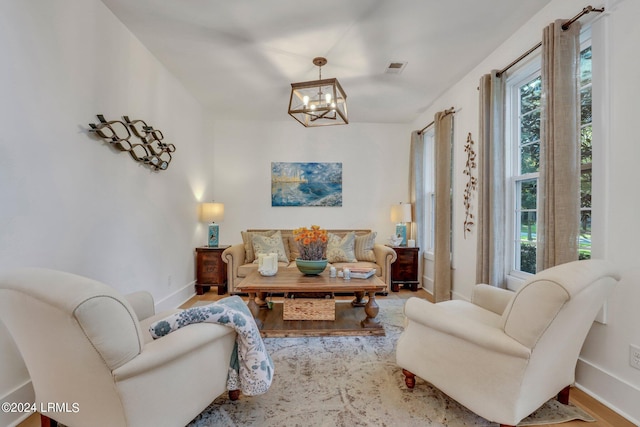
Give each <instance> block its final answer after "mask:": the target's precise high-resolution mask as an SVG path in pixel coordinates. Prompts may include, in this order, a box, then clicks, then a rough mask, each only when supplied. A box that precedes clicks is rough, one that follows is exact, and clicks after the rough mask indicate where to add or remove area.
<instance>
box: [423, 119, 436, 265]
mask: <svg viewBox="0 0 640 427" xmlns="http://www.w3.org/2000/svg"><path fill="white" fill-rule="evenodd" d="M422 137H423V138H424V170H425V180H424V181H425V182H424V192H425V195H424V196H425V197H424V200H425V217H424V218H425V224H424V229H425V230H426V233H425V234H426V239H425V244H426V245H427V247H426V249H425V253H426V254H433V249H434V246H435V241H434V238H435V203H436V199H435V163H434V156H435V150H434V147H435V142H434V137H435V128H434V127H431V128H429V129H428V130H427V131H425V132H424V133H423V135H422Z"/></svg>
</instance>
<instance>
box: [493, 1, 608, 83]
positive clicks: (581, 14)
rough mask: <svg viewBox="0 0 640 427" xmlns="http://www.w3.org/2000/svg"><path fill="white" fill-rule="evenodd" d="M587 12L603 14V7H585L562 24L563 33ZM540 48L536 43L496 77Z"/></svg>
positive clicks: (540, 44)
mask: <svg viewBox="0 0 640 427" xmlns="http://www.w3.org/2000/svg"><path fill="white" fill-rule="evenodd" d="M589 12H604V7H603V8H601V9H596V8H594V7H593V6H587V7H585V8H584V9H582V11H581V12H580V13H578V14H577V15H576V16H574V17H573V18H571V19H569V20H568V21H566V22H565V23H564V24H562V29H563V30H564V31H566V30H568V29H569V27H570V26H571V24H573V23H574V22H576V21H577V20H578V19H580V18H582V17H583V16H584V15H586V14H587V13H589ZM540 46H542V42H540V43H538V44H537V45H535V46H534V47H532V48H531V49H529V50H528V51H526V52H525V53H523V54H522V55H520V56H519V57H518V58H516V59H515V60H514V61H513V62H512V63H511V64H509V65H507V66H506V67H504V68H503V69H502V70H500V71H498V72H497V73H496V75H497V76H498V77H500V76H501V75H502V74H504V73H505V72H506V71H507V70H508V69H510V68H511V67H513V66H514V65H516V64H517V63H518V62H520V61H522V60H523V59H524V58H526V57H527V56H529V55H530V54H531V53H533V52H534V51H535V50H536V49H538V48H539V47H540Z"/></svg>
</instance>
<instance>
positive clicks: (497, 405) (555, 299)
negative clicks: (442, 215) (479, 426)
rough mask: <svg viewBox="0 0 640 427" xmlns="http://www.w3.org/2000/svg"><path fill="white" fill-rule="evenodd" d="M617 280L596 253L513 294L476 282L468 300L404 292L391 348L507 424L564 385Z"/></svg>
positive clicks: (565, 391) (405, 362)
mask: <svg viewBox="0 0 640 427" xmlns="http://www.w3.org/2000/svg"><path fill="white" fill-rule="evenodd" d="M618 280H619V277H618V275H617V274H616V273H615V271H614V269H613V267H612V266H611V265H610V264H609V263H608V262H606V261H603V260H587V261H575V262H571V263H567V264H563V265H560V266H556V267H553V268H550V269H548V270H545V271H542V272H540V273H538V274H536V275H535V276H533V277H532V278H531V279H530V280H528V281H527V282H526V283H525V284H524V285H523V286H522V287H521V288H520V289H519V290H518V292H516V293H513V292H509V291H506V290H503V289H497V288H494V287H491V286H488V285H477V286H476V288H475V289H474V292H473V297H472V300H471V302H467V301H460V300H454V301H446V302H441V303H438V304H432V303H430V302H428V301H425V300H422V299H418V298H410V299H409V300H408V301H407V303H406V305H405V308H404V311H405V315H406V327H405V330H404V331H403V333H402V335H401V336H400V338H399V340H398V344H397V349H396V360H397V363H398V365H399V366H400V367H401V368H403V373H404V374H405V382H406V384H407V386H408V387H409V388H413V387H414V386H415V376H418V377H420V378H422V379H424V380H425V381H428V382H429V383H431V384H433V385H434V386H435V387H437V388H439V389H440V390H442V391H443V392H444V393H446V394H447V395H449V396H450V397H451V398H453V399H455V400H456V401H458V402H459V403H461V404H462V405H464V406H466V407H467V408H469V409H470V410H471V411H473V412H475V413H476V414H478V415H480V416H482V417H484V418H486V419H488V420H489V421H493V422H497V423H500V424H501V425H504V426H515V425H516V424H518V422H520V421H521V420H522V419H523V418H525V417H527V416H528V415H529V414H531V413H532V412H534V411H535V410H536V409H538V408H539V407H540V406H542V405H543V404H544V403H545V402H546V401H547V400H549V399H550V398H552V397H553V396H555V395H558V397H559V400H560V401H561V402H563V403H565V404H566V403H568V400H569V386H570V385H571V384H572V383H573V382H574V375H575V367H576V363H577V360H578V356H579V354H580V350H581V348H582V344H583V343H584V340H585V338H586V336H587V333H588V332H589V329H590V328H591V325H592V323H593V320H594V319H595V317H596V315H597V314H598V311H599V310H600V308H601V306H602V304H603V303H604V301H605V299H606V298H607V296H608V295H609V294H610V293H611V291H612V290H613V287H614V285H615V284H616V282H617V281H618Z"/></svg>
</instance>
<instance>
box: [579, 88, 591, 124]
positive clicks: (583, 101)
mask: <svg viewBox="0 0 640 427" xmlns="http://www.w3.org/2000/svg"><path fill="white" fill-rule="evenodd" d="M587 123H591V86H587V87H585V88H582V89H581V90H580V124H582V125H585V124H587Z"/></svg>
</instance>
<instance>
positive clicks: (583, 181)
mask: <svg viewBox="0 0 640 427" xmlns="http://www.w3.org/2000/svg"><path fill="white" fill-rule="evenodd" d="M580 207H581V208H591V169H585V170H583V171H582V173H581V174H580Z"/></svg>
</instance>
